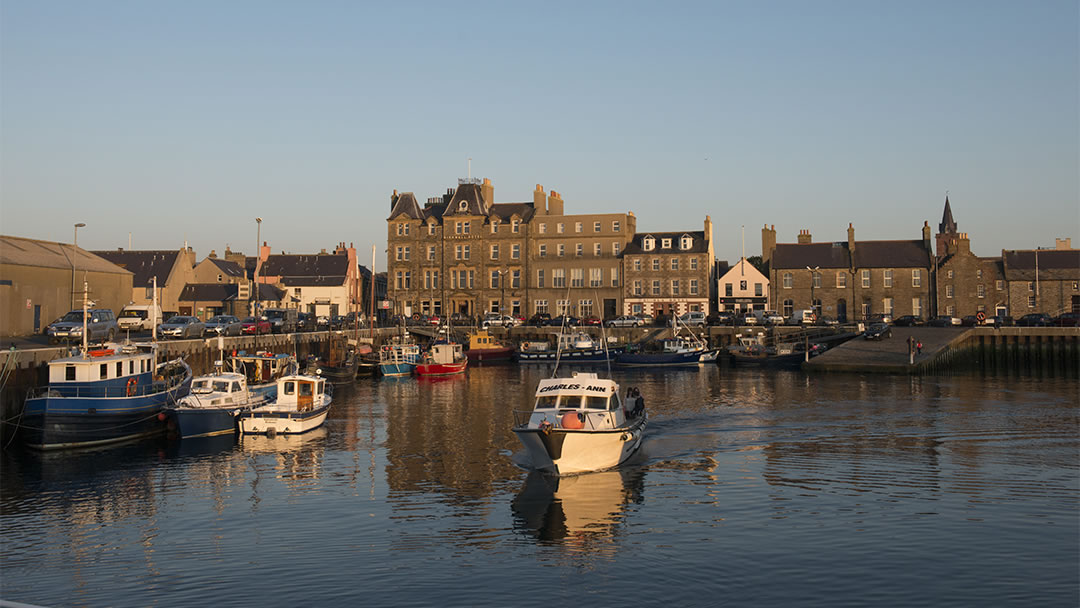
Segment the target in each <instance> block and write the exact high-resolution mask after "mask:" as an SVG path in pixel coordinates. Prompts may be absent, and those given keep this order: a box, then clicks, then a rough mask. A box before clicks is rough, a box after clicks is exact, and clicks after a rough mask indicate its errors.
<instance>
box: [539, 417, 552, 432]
mask: <svg viewBox="0 0 1080 608" xmlns="http://www.w3.org/2000/svg"><path fill="white" fill-rule="evenodd" d="M537 428H539V429H540V432H541V433H543V434H545V435H550V434H551V429H553V428H555V425H554V424H551V422H549V421H547V420H543V421H541V422H540V424H539V425H538V426H537Z"/></svg>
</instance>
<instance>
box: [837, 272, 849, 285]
mask: <svg viewBox="0 0 1080 608" xmlns="http://www.w3.org/2000/svg"><path fill="white" fill-rule="evenodd" d="M846 287H847V273H846V272H844V271H842V270H841V271H840V272H838V273H836V288H837V289H844V288H846Z"/></svg>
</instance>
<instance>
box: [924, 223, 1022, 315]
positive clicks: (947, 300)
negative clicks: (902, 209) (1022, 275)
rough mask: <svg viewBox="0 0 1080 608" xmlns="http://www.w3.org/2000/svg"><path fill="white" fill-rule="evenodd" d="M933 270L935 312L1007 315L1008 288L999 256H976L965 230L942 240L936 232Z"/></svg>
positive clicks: (942, 313) (943, 313)
mask: <svg viewBox="0 0 1080 608" xmlns="http://www.w3.org/2000/svg"><path fill="white" fill-rule="evenodd" d="M937 236H938V245H939V247H942V246H943V247H944V249H943V250H942V249H939V250H938V261H937V271H936V273H935V278H934V282H935V287H936V296H937V297H936V306H935V308H936V310H937V314H939V315H949V316H952V317H965V316H969V315H977V314H978V313H980V312H981V313H984V314H986V315H994V314H1000V315H1002V316H1005V315H1007V314H1008V312H1007V311H1008V309H1009V304H1008V290H1007V289H1006V288H1005V285H1006V283H1005V274H1004V270H1003V268H1002V265H1001V258H1000V257H979V256H977V255H975V254H974V253H972V252H971V240H970V239H969V238H968V235H967V233H966V232H958V233H955V234H953V235H950V238H948V239H947V240H945V241H942V239H941V238H940V237H941V236H942V235H941V234H938V235H937Z"/></svg>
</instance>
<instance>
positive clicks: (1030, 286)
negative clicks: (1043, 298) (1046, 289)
mask: <svg viewBox="0 0 1080 608" xmlns="http://www.w3.org/2000/svg"><path fill="white" fill-rule="evenodd" d="M1028 291H1031V292H1034V291H1035V281H1028Z"/></svg>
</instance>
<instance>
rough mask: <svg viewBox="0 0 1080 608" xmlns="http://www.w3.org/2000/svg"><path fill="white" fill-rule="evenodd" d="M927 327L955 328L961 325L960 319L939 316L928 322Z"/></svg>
mask: <svg viewBox="0 0 1080 608" xmlns="http://www.w3.org/2000/svg"><path fill="white" fill-rule="evenodd" d="M926 325H927V326H929V327H953V326H954V325H960V319H958V318H956V317H950V316H949V315H939V316H937V317H934V318H933V319H930V320H929V321H927V322H926Z"/></svg>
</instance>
